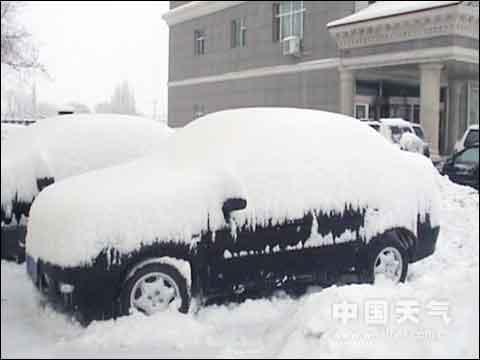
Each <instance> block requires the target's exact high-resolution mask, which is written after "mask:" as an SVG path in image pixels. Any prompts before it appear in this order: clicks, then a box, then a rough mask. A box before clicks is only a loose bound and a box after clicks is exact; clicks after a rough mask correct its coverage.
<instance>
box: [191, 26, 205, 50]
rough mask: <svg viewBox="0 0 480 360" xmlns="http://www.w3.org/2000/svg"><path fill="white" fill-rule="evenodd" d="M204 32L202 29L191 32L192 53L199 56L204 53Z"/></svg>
mask: <svg viewBox="0 0 480 360" xmlns="http://www.w3.org/2000/svg"><path fill="white" fill-rule="evenodd" d="M206 38H207V36H206V32H205V30H203V29H197V30H194V32H193V42H194V49H193V52H194V55H195V56H201V55H205V43H206Z"/></svg>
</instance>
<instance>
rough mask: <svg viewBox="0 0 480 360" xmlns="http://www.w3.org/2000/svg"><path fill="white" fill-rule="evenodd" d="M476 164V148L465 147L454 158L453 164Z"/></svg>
mask: <svg viewBox="0 0 480 360" xmlns="http://www.w3.org/2000/svg"><path fill="white" fill-rule="evenodd" d="M474 163H477V164H478V148H472V149H467V150H465V151H464V152H463V153H461V154H460V155H459V156H457V158H456V159H455V164H474Z"/></svg>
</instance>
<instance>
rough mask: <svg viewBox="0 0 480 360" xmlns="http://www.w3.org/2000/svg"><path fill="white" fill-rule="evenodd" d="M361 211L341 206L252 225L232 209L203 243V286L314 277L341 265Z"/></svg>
mask: <svg viewBox="0 0 480 360" xmlns="http://www.w3.org/2000/svg"><path fill="white" fill-rule="evenodd" d="M364 215H365V214H364V212H363V211H357V210H355V211H354V210H352V209H349V208H347V207H346V208H345V210H344V211H342V212H335V211H324V212H323V211H311V212H308V213H306V214H305V215H304V216H303V217H301V218H295V219H288V220H285V221H282V222H279V223H274V222H272V221H269V222H268V223H267V224H263V225H258V224H257V225H255V226H253V225H252V224H248V223H239V222H238V220H237V218H238V217H236V216H235V214H233V215H232V219H231V222H230V223H229V224H226V226H225V227H224V228H223V229H221V230H219V231H217V232H216V233H215V236H214V239H212V241H211V242H210V244H209V246H208V250H207V251H208V255H207V256H208V262H209V265H210V270H209V279H210V280H209V286H208V287H209V288H210V290H211V291H212V292H215V293H218V292H223V291H225V292H229V291H231V290H233V291H239V292H240V291H243V290H244V289H248V288H257V287H263V286H267V287H268V286H270V287H281V286H283V285H284V284H285V283H287V282H292V281H293V282H297V281H302V282H305V283H316V282H319V279H318V276H320V274H322V275H321V276H323V275H324V274H323V273H325V272H335V271H341V270H346V269H348V268H349V267H351V266H354V265H355V260H356V257H355V255H356V249H357V248H358V246H359V243H360V242H361V234H360V233H361V228H362V226H363V222H364Z"/></svg>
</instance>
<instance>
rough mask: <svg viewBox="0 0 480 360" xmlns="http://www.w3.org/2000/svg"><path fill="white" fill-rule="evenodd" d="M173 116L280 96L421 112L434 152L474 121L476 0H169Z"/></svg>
mask: <svg viewBox="0 0 480 360" xmlns="http://www.w3.org/2000/svg"><path fill="white" fill-rule="evenodd" d="M164 19H165V21H166V22H167V24H168V25H169V28H170V44H169V84H168V121H169V125H170V126H173V127H179V126H184V125H186V124H187V123H189V122H191V121H192V120H194V119H195V118H197V117H200V116H202V115H204V114H206V113H210V112H215V111H218V110H223V109H228V108H238V107H251V106H282V107H300V108H311V109H320V110H327V111H333V112H343V113H345V114H349V115H352V116H355V117H357V118H358V119H360V120H367V119H370V120H373V119H379V118H385V117H402V118H404V119H406V120H409V121H413V122H417V123H421V124H422V125H423V127H424V129H425V132H426V136H427V140H428V142H429V143H430V145H431V148H432V153H433V154H434V155H444V154H448V153H450V152H451V151H452V149H453V147H454V144H455V142H456V141H457V140H458V139H459V138H460V137H461V135H462V134H463V132H464V130H465V129H466V128H467V127H468V125H470V124H473V123H478V118H479V111H478V107H479V105H478V98H479V95H478V91H479V90H478V88H479V79H478V76H479V75H478V74H479V73H478V42H479V34H478V26H479V23H478V19H479V7H478V1H435V2H432V1H429V2H422V1H410V2H375V1H280V2H275V1H171V2H170V11H169V12H167V13H166V14H165V15H164Z"/></svg>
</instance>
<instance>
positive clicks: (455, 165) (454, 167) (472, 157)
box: [442, 142, 478, 190]
mask: <svg viewBox="0 0 480 360" xmlns="http://www.w3.org/2000/svg"><path fill="white" fill-rule="evenodd" d="M442 174H443V175H447V176H448V177H449V178H450V180H451V181H453V182H455V183H457V184H460V185H465V186H471V187H473V188H475V189H477V190H478V142H477V143H476V144H475V145H471V146H469V147H467V148H465V149H463V150H462V151H460V152H458V153H455V154H453V155H452V156H451V157H450V158H449V159H448V160H447V161H446V162H445V164H444V165H443V169H442Z"/></svg>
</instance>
